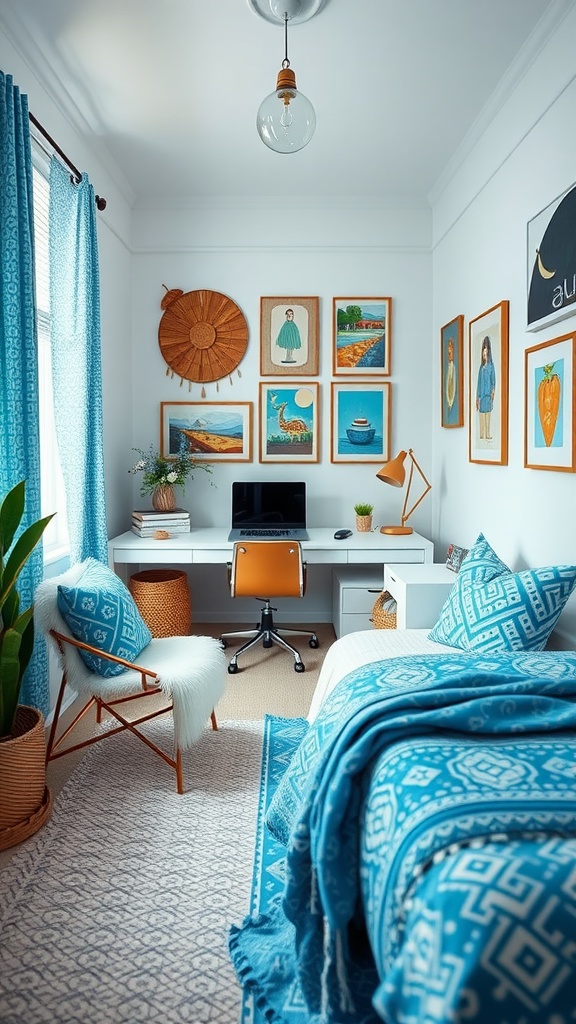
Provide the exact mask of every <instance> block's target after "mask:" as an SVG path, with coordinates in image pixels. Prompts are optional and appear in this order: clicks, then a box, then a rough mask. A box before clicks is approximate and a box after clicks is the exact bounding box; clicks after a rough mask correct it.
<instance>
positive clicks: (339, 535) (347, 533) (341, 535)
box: [334, 530, 352, 540]
mask: <svg viewBox="0 0 576 1024" xmlns="http://www.w3.org/2000/svg"><path fill="white" fill-rule="evenodd" d="M351 536H352V530H336V533H335V534H334V540H344V539H345V538H346V537H351Z"/></svg>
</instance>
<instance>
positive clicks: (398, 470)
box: [376, 452, 408, 487]
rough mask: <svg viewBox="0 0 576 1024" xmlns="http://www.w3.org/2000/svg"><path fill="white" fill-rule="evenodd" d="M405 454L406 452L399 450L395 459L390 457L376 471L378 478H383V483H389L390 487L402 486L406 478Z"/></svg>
mask: <svg viewBox="0 0 576 1024" xmlns="http://www.w3.org/2000/svg"><path fill="white" fill-rule="evenodd" d="M407 454H408V453H407V452H399V453H398V455H397V456H396V458H395V459H391V460H390V462H387V463H386V465H385V466H382V469H379V470H378V472H377V473H376V476H377V477H378V479H379V480H383V481H384V483H385V484H391V485H392V487H403V486H404V481H405V479H406V470H405V469H404V459H405V458H406V455H407Z"/></svg>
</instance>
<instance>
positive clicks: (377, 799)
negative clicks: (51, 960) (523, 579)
mask: <svg viewBox="0 0 576 1024" xmlns="http://www.w3.org/2000/svg"><path fill="white" fill-rule="evenodd" d="M482 553H483V556H484V555H485V551H483V552H482ZM475 555H477V552H476V551H475V550H474V549H473V550H472V556H473V558H474V556H475ZM465 561H466V560H465ZM464 567H465V562H464V563H463V568H464ZM562 568H565V567H562ZM570 568H571V570H572V573H571V582H566V587H565V588H564V592H565V591H566V590H567V591H568V593H571V591H572V589H573V588H574V585H575V584H576V567H570ZM506 571H507V572H508V573H510V570H507V569H506ZM500 575H502V573H500ZM515 575H518V574H515ZM560 575H561V576H562V575H563V573H561V574H560ZM491 579H492V580H493V579H494V577H491ZM489 582H490V580H489ZM557 590H558V588H557ZM560 590H562V587H560V589H559V590H558V593H560ZM564 592H563V595H562V596H564ZM547 597H548V598H550V593H549V592H548V594H547ZM564 600H566V597H564ZM507 601H508V606H509V607H512V606H513V605H514V602H511V600H510V595H509V594H508V595H507ZM545 603H546V606H547V607H548V608H549V607H550V600H548V601H547V602H545ZM557 604H558V605H561V606H562V607H563V601H561V600H560V597H559V598H558V601H557ZM447 605H449V602H447ZM516 610H517V608H516ZM443 611H447V612H450V615H452V616H453V615H456V617H458V615H457V614H456V612H455V610H454V607H450V606H449V607H448V608H447V609H445V610H443ZM559 613H560V612H559V611H557V612H556V618H554V621H556V619H557V617H558V614H559ZM443 618H444V621H443V622H441V623H440V624H441V625H442V628H446V629H448V628H449V629H450V630H453V627H454V622H453V621H452V619H450V616H448V617H446V616H444V617H443V616H441V620H442V619H443ZM537 618H538V616H537ZM552 618H553V616H552ZM437 625H438V624H437ZM460 625H461V623H460ZM505 628H506V630H507V631H508V635H510V629H511V627H510V624H509V623H506V626H505ZM514 628H516V627H514ZM537 628H538V626H537V625H536V626H535V627H534V629H537ZM531 630H532V626H531V627H530V628H529V629H528V630H527V632H526V635H525V636H524V638H523V643H522V645H519V646H516V647H514V648H513V649H512V650H509V649H504V650H503V649H502V645H501V644H500V645H499V644H497V643H495V642H494V641H493V639H492V640H489V642H488V644H487V645H485V646H482V645H480V646H478V645H477V646H476V648H474V647H473V648H472V649H469V648H466V647H463V646H458V645H456V644H448V643H446V642H445V639H444V640H442V641H440V640H438V639H437V637H438V636H442V635H443V634H442V629H436V628H435V629H434V630H433V631H432V633H431V634H429V633H428V632H427V631H422V630H406V631H398V632H396V631H388V630H382V631H370V632H367V633H357V634H350V635H348V636H346V637H343V638H342V639H341V640H339V641H337V642H336V643H335V644H334V645H333V646H332V648H330V650H329V652H328V654H327V656H326V659H325V662H324V665H323V668H322V672H321V674H320V678H319V681H318V687H317V690H316V693H315V695H314V699H313V701H312V705H311V708H310V713H309V728H308V730H307V732H306V734H305V736H304V738H303V740H302V742H301V743H300V745H299V747H298V749H297V750H296V753H295V754H294V757H293V759H292V761H291V763H290V765H289V767H288V769H287V771H286V773H285V775H284V777H283V779H282V782H281V783H280V786H279V787H278V790H277V792H276V794H275V797H274V799H273V801H272V805H271V807H270V810H269V813H268V819H267V820H268V827H269V828H270V830H271V832H272V834H273V835H274V836H275V838H276V839H277V840H278V841H279V842H282V843H284V844H285V846H286V883H285V889H284V893H283V895H282V898H281V899H280V900H279V901H278V902H277V903H276V904H274V905H273V906H272V907H271V908H270V910H269V912H268V913H267V914H265V915H261V916H260V917H257V918H248V919H247V920H246V921H245V922H244V925H243V926H242V928H241V929H236V930H234V934H233V935H232V937H231V952H232V957H233V960H234V962H235V966H236V970H237V973H238V976H239V978H240V980H241V983H242V984H243V985H246V986H248V987H250V988H252V990H253V991H254V993H255V1001H256V1004H257V1006H258V1007H259V1012H261V1014H262V1017H263V1019H265V1020H268V1021H270V1022H276V1024H280V1022H289V1024H292V1022H296V1021H298V1022H300V1021H301V1022H302V1024H304V1022H306V1024H320V1022H327V1024H377V1022H380V1021H382V1020H383V1021H386V1022H388V1024H448V1022H451V1024H452V1022H462V1024H463V1022H465V1021H466V1022H468V1021H472V1022H476V1024H488V1022H489V1024H531V1022H537V1024H569V1022H570V1021H574V1020H576V1009H575V1007H576V999H575V997H574V992H575V991H576V984H575V982H576V652H574V651H561V652H552V651H546V650H542V649H541V645H542V637H543V636H544V632H545V630H541V631H540V633H539V634H538V636H537V637H536V636H535V634H533V632H531ZM488 633H490V631H488ZM484 634H485V635H488V634H486V630H484ZM548 635H549V629H548V632H546V637H548ZM451 639H454V633H453V632H452V633H451ZM530 643H532V647H530Z"/></svg>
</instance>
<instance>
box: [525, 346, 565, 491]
mask: <svg viewBox="0 0 576 1024" xmlns="http://www.w3.org/2000/svg"><path fill="white" fill-rule="evenodd" d="M575 394H576V334H564V335H562V337H561V338H553V339H552V341H545V342H543V344H542V345H534V346H533V347H532V348H527V349H526V351H525V353H524V403H525V405H524V466H525V467H526V469H555V470H559V471H560V472H564V473H574V472H575V471H576V443H575V441H576V439H575V431H576V425H575V418H574V397H575Z"/></svg>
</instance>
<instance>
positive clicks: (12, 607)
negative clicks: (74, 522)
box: [0, 480, 54, 737]
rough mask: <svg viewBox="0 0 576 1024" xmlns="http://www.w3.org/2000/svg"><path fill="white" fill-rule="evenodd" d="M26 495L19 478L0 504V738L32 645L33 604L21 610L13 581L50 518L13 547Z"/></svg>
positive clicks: (34, 525) (8, 730) (27, 531)
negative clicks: (17, 482) (18, 481)
mask: <svg viewBox="0 0 576 1024" xmlns="http://www.w3.org/2000/svg"><path fill="white" fill-rule="evenodd" d="M25 497H26V484H25V481H24V480H22V481H21V482H20V483H19V484H16V486H15V487H13V488H12V490H11V491H9V492H8V494H7V495H6V497H5V498H4V500H3V501H2V504H1V505H0V737H2V736H9V735H10V733H11V731H12V724H13V722H14V716H15V714H16V708H17V707H18V699H19V696H20V687H21V684H22V678H23V676H24V673H25V671H26V668H27V667H28V662H29V661H30V658H31V656H32V648H33V646H34V606H33V605H31V606H30V608H27V609H26V610H25V611H20V595H19V594H18V591H17V589H16V584H17V582H18V577H19V575H20V573H21V571H22V569H23V567H24V565H25V563H26V562H27V560H28V558H29V556H30V555H31V553H32V551H33V550H34V548H35V547H36V545H37V543H38V541H39V540H40V538H41V536H42V534H43V533H44V530H45V529H46V527H47V526H48V523H49V522H50V520H51V519H52V515H50V516H45V517H44V519H39V520H38V521H37V522H35V523H32V524H31V525H30V526H28V527H27V528H26V529H25V530H24V532H23V533H22V534H21V536H20V537H19V538H18V540H17V541H16V543H15V544H14V546H13V547H12V542H13V540H14V537H15V535H16V532H17V530H18V527H19V526H20V523H21V522H22V516H23V514H24V501H25ZM53 515H54V513H53ZM8 552H10V553H9V554H8Z"/></svg>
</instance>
